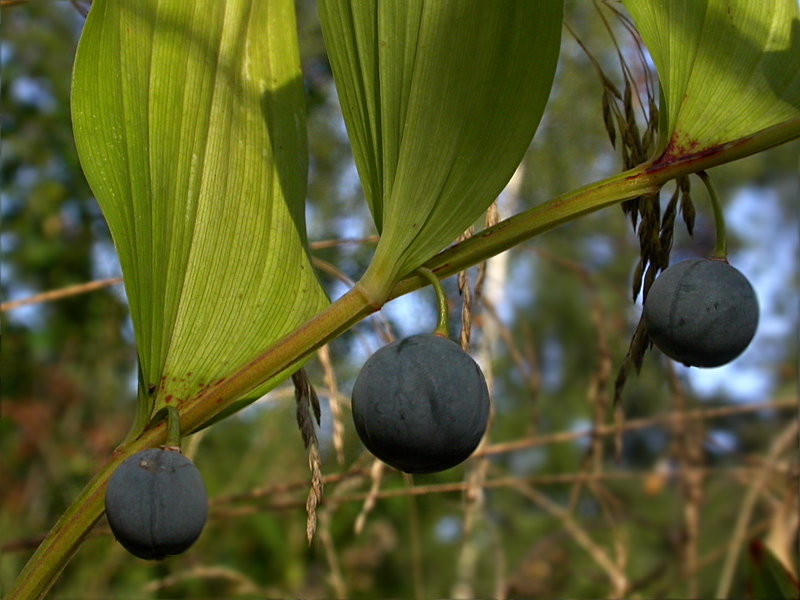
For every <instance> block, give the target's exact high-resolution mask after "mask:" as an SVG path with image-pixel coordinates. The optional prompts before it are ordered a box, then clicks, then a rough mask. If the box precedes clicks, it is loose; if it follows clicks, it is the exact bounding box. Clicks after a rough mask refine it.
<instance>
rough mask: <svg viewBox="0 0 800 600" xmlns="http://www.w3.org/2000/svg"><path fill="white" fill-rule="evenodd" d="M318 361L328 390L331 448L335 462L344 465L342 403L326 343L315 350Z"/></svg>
mask: <svg viewBox="0 0 800 600" xmlns="http://www.w3.org/2000/svg"><path fill="white" fill-rule="evenodd" d="M317 356H318V357H319V362H320V364H321V365H322V381H323V383H324V384H325V388H326V389H327V390H328V406H330V409H331V423H332V426H333V449H334V451H335V452H336V462H338V463H339V466H340V467H344V424H343V423H342V405H341V403H340V402H339V397H340V394H339V388H338V386H337V384H336V373H335V372H334V370H333V364H332V362H331V353H330V348H329V346H328V344H325V345H324V346H322V347H321V348H320V349H319V350H317Z"/></svg>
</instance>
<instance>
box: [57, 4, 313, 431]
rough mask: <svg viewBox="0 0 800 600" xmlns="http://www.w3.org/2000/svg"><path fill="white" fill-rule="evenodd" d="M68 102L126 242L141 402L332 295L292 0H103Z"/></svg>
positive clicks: (86, 35)
mask: <svg viewBox="0 0 800 600" xmlns="http://www.w3.org/2000/svg"><path fill="white" fill-rule="evenodd" d="M72 111H73V113H72V114H73V124H74V130H75V142H76V145H77V148H78V153H79V156H80V160H81V164H82V166H83V169H84V171H85V173H86V177H87V179H88V181H89V184H90V185H91V187H92V190H93V191H94V193H95V195H96V197H97V200H98V203H99V204H100V207H101V209H102V211H103V214H104V215H105V217H106V220H107V221H108V225H109V228H110V230H111V234H112V237H113V239H114V243H115V245H116V248H117V252H118V254H119V259H120V263H121V266H122V272H123V275H124V278H125V285H126V291H127V294H128V300H129V303H130V307H131V316H132V320H133V325H134V330H135V335H136V341H137V345H138V351H139V359H140V364H141V382H142V385H143V386H146V387H147V388H153V387H154V388H155V390H156V391H155V393H154V394H148V393H144V394H142V393H141V392H140V398H146V400H145V402H146V403H147V404H148V406H147V407H146V410H145V411H143V412H144V413H146V415H145V417H146V416H149V415H152V414H153V412H154V410H157V409H158V408H160V407H161V406H163V405H164V403H166V402H170V403H180V401H181V400H183V399H185V398H188V397H190V396H192V395H193V394H195V393H196V392H198V391H199V390H200V389H202V388H203V387H204V386H207V385H210V384H213V383H214V382H215V381H217V380H219V379H220V378H222V377H223V376H225V375H227V374H229V373H230V372H231V371H233V370H234V369H235V368H236V367H239V366H240V365H241V364H242V363H244V362H245V361H247V360H249V359H250V358H252V357H253V356H254V355H255V354H256V353H257V351H258V350H260V349H263V348H264V347H265V346H267V345H269V344H270V343H272V342H274V341H275V340H277V339H279V338H280V337H282V336H283V335H284V334H286V333H287V332H289V331H291V330H293V329H294V328H295V327H296V326H297V325H299V324H300V323H302V322H303V321H304V320H306V319H307V318H308V317H310V316H311V315H313V314H314V313H316V312H317V311H318V310H319V309H320V308H321V307H323V306H324V305H325V303H326V302H327V300H326V298H325V296H324V293H323V291H322V288H321V286H320V284H319V282H318V280H317V278H316V276H315V274H314V272H313V271H312V268H311V265H310V261H309V257H308V252H307V240H306V233H305V222H304V205H303V203H304V199H305V191H306V177H307V161H308V154H307V150H306V139H305V136H306V132H305V102H304V97H303V85H302V79H301V75H300V64H299V54H298V47H297V38H296V27H295V16H294V6H293V2H292V0H263V1H257V0H226V1H225V2H213V1H212V2H186V1H185V0H113V1H112V0H95V2H94V3H93V5H92V9H91V11H90V14H89V17H88V19H87V21H86V24H85V28H84V31H83V34H82V36H81V40H80V44H79V47H78V52H77V56H76V59H75V70H74V75H73V91H72ZM288 374H289V373H288V371H287V372H284V373H281V374H280V375H279V376H276V377H275V378H273V379H272V380H271V381H270V382H268V385H274V384H275V383H277V382H278V381H280V380H281V379H283V378H285V377H286V376H287V375H288ZM263 388H264V386H262V388H261V389H260V390H258V393H261V392H262V391H264V389H263ZM254 395H257V394H254ZM140 416H141V415H140Z"/></svg>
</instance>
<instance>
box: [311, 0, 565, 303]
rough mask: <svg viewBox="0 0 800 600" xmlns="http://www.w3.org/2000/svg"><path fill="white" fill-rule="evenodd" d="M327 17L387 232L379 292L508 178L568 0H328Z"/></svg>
mask: <svg viewBox="0 0 800 600" xmlns="http://www.w3.org/2000/svg"><path fill="white" fill-rule="evenodd" d="M318 5H319V10H320V21H321V23H322V31H323V35H324V37H325V43H326V47H327V49H328V54H329V57H330V61H331V66H332V69H333V74H334V79H335V81H336V86H337V90H338V93H339V98H340V103H341V106H342V112H343V114H344V119H345V123H346V125H347V130H348V133H349V135H350V142H351V145H352V147H353V155H354V157H355V161H356V166H357V167H358V172H359V176H360V178H361V182H362V186H363V188H364V193H365V196H366V198H367V202H368V203H369V206H370V209H371V211H372V215H373V218H374V219H375V224H376V226H377V228H378V230H379V232H380V233H381V240H380V242H379V244H378V246H377V248H376V251H375V256H374V257H373V260H372V263H371V264H370V266H369V269H368V271H367V273H366V274H365V276H364V278H363V279H362V281H361V283H362V285H363V286H364V288H365V289H366V291H367V293H368V295H369V296H370V297H372V298H373V299H374V300H376V301H377V302H380V301H381V299H385V297H386V295H388V292H389V290H391V288H392V286H393V285H394V283H395V282H396V281H397V280H398V279H399V278H400V277H402V276H403V275H405V274H407V273H409V272H411V271H413V270H414V269H415V268H417V267H419V266H420V265H421V264H422V263H423V262H425V261H426V260H428V259H429V258H430V257H431V256H433V255H434V254H435V253H436V252H438V251H440V250H441V249H442V248H444V247H445V246H446V245H447V244H449V243H450V242H452V241H453V239H454V238H455V237H456V236H458V235H459V234H460V233H462V232H463V231H464V230H465V229H466V228H467V227H469V226H470V225H471V224H472V223H473V222H474V221H475V220H476V219H477V218H478V217H479V216H480V214H481V213H482V212H483V211H484V210H485V209H486V208H487V207H488V206H489V204H491V203H492V201H493V200H494V199H495V198H496V196H497V195H498V194H499V193H500V191H501V190H502V188H503V187H504V186H505V184H506V183H507V182H508V180H509V179H510V177H511V175H512V174H513V172H514V170H515V169H516V167H517V166H518V164H519V162H520V160H521V159H522V156H523V154H524V153H525V151H526V149H527V148H528V146H529V145H530V142H531V139H532V138H533V134H534V133H535V131H536V128H537V126H538V124H539V120H540V118H541V116H542V113H543V111H544V107H545V104H546V102H547V98H548V96H549V94H550V88H551V86H552V82H553V76H554V73H555V67H556V62H557V60H558V50H559V42H560V36H561V20H562V16H563V15H562V13H563V6H562V1H561V0H543V1H538V2H531V1H530V0H493V1H492V2H486V1H485V0H462V1H459V2H425V1H424V0H380V1H378V0H365V1H359V2H353V1H352V0H320V1H319V3H318Z"/></svg>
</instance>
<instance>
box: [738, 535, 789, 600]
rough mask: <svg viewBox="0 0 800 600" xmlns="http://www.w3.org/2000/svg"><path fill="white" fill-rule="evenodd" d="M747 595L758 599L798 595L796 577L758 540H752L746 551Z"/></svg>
mask: <svg viewBox="0 0 800 600" xmlns="http://www.w3.org/2000/svg"><path fill="white" fill-rule="evenodd" d="M747 571H748V581H747V585H748V597H749V598H753V599H758V600H762V599H763V600H766V599H768V598H797V597H800V587H798V583H797V579H796V578H795V577H794V576H793V575H792V574H791V573H790V572H789V571H788V570H787V569H786V567H784V566H783V565H782V564H781V563H780V561H779V560H778V559H777V558H776V557H775V555H774V554H773V553H772V551H771V550H770V549H769V548H768V547H767V546H765V545H764V544H762V543H761V542H760V541H759V540H752V541H751V542H750V548H749V550H748V553H747Z"/></svg>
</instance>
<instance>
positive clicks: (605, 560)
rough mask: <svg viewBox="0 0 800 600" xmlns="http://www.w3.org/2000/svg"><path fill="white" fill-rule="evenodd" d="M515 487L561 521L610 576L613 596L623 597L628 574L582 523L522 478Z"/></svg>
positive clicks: (573, 537)
mask: <svg viewBox="0 0 800 600" xmlns="http://www.w3.org/2000/svg"><path fill="white" fill-rule="evenodd" d="M516 481H517V483H516V485H514V486H513V487H514V488H516V490H517V491H518V492H520V493H521V494H522V495H523V496H525V497H526V498H529V499H530V500H533V502H535V503H536V504H537V505H538V506H539V507H540V508H542V509H544V510H545V511H546V512H548V513H549V514H550V515H551V516H552V517H554V518H556V519H558V520H559V521H561V524H562V525H563V527H564V529H565V530H566V531H567V533H569V534H570V536H572V539H573V540H575V542H576V543H577V544H578V545H579V546H580V547H581V548H583V549H584V551H585V552H586V553H587V554H589V556H591V557H592V559H593V560H594V562H595V563H597V566H599V567H600V568H601V569H602V570H603V571H604V572H605V573H606V575H607V576H608V579H609V581H610V583H611V589H612V590H613V591H612V597H616V598H621V597H624V595H625V589H626V588H627V576H626V575H625V573H624V571H622V570H620V569H619V567H618V566H617V565H616V564H615V563H614V562H613V561H612V560H611V559H610V558H609V556H608V554H606V552H605V551H604V550H603V549H602V548H601V547H600V546H598V545H597V544H595V543H594V541H593V540H592V538H591V537H590V536H589V534H588V533H587V532H586V530H584V529H583V527H581V526H580V524H579V523H578V522H577V521H576V520H575V519H574V518H573V517H572V515H570V513H569V512H567V511H566V510H565V509H564V508H562V507H561V506H559V505H558V504H556V503H555V502H553V501H552V500H550V499H549V498H548V497H547V496H545V495H544V494H542V493H540V492H539V491H538V490H536V489H535V488H534V487H532V486H530V485H526V484H524V483H523V482H521V481H520V480H516Z"/></svg>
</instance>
